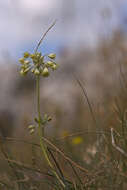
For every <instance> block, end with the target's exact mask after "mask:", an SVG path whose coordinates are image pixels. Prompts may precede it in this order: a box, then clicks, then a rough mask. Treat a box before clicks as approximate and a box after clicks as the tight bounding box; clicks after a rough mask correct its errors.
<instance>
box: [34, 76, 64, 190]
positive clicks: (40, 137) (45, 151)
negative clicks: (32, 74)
mask: <svg viewBox="0 0 127 190" xmlns="http://www.w3.org/2000/svg"><path fill="white" fill-rule="evenodd" d="M36 88H37V92H36V93H37V112H38V135H39V139H40V147H41V150H42V154H43V156H44V158H45V160H46V161H47V164H48V165H49V167H50V168H51V170H52V172H53V174H54V175H55V177H56V178H57V179H58V181H59V183H60V184H61V185H62V187H63V188H65V184H64V183H63V181H62V180H61V179H60V177H59V176H58V174H57V173H56V171H55V170H54V167H53V165H52V163H51V161H50V159H49V156H48V153H47V148H46V146H45V145H44V142H43V139H42V137H44V126H42V124H41V111H40V76H37V78H36Z"/></svg>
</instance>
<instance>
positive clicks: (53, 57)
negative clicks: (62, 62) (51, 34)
mask: <svg viewBox="0 0 127 190" xmlns="http://www.w3.org/2000/svg"><path fill="white" fill-rule="evenodd" d="M48 57H49V58H50V59H55V58H56V54H54V53H50V54H49V55H48Z"/></svg>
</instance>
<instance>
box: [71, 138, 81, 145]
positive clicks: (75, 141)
mask: <svg viewBox="0 0 127 190" xmlns="http://www.w3.org/2000/svg"><path fill="white" fill-rule="evenodd" d="M81 143H83V138H82V137H74V138H73V139H72V144H73V145H78V144H81Z"/></svg>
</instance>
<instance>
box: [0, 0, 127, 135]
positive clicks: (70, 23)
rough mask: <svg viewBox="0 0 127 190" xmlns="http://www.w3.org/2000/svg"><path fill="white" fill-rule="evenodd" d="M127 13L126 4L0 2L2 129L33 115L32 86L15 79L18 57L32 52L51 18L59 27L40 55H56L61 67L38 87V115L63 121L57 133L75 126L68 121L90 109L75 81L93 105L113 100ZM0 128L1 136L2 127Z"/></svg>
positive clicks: (52, 0) (122, 58) (19, 125)
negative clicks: (45, 115) (85, 92)
mask: <svg viewBox="0 0 127 190" xmlns="http://www.w3.org/2000/svg"><path fill="white" fill-rule="evenodd" d="M126 10H127V1H126V0H125V1H121V0H107V1H102V0H99V1H98V0H85V1H82V0H79V1H76V0H70V1H69V2H66V1H64V0H60V1H59V0H47V1H43V0H36V1H34V0H18V1H17V0H13V1H12V0H5V1H1V2H0V28H1V30H0V42H1V43H0V68H1V69H0V77H1V80H0V113H1V114H0V115H1V122H2V124H1V126H6V127H7V128H8V126H7V123H6V122H7V121H9V125H10V121H12V124H11V126H13V127H14V128H16V129H17V128H18V130H21V128H22V125H23V126H24V124H22V122H23V120H28V123H29V122H30V120H31V118H32V117H33V115H35V114H36V110H35V109H34V107H36V96H35V91H34V90H35V82H34V79H33V77H31V76H29V77H26V78H23V77H21V76H20V75H19V73H18V71H19V63H18V59H19V58H20V57H22V54H23V52H24V51H29V52H31V53H32V52H33V51H34V48H35V46H36V45H37V43H38V41H39V39H40V38H41V36H42V34H43V33H44V32H45V31H46V30H47V28H48V27H49V26H50V25H51V24H52V23H53V21H54V20H55V19H57V23H56V25H55V26H54V28H53V29H52V30H51V31H50V32H49V33H48V35H47V36H46V38H45V40H44V42H43V44H42V46H41V47H40V51H41V52H42V53H51V52H54V53H56V54H57V62H58V64H59V65H60V68H59V69H58V71H57V72H56V73H54V75H52V76H51V78H50V79H44V80H43V81H42V83H41V91H42V94H41V96H42V111H44V110H45V111H46V110H47V111H48V112H50V113H52V114H53V117H55V118H56V119H54V122H58V120H59V119H62V120H63V121H64V124H63V126H62V123H63V122H60V123H59V122H58V123H59V124H58V125H59V129H60V130H61V131H62V130H64V129H63V128H67V130H69V129H70V128H75V127H73V125H74V124H72V123H73V122H74V123H75V119H78V118H79V117H80V115H81V113H80V112H81V110H84V111H86V112H87V110H88V107H87V106H86V108H85V107H84V108H83V106H85V105H83V104H82V102H83V95H82V90H81V88H80V87H79V85H78V83H77V81H76V78H79V79H80V80H81V81H83V83H84V85H85V88H86V90H87V92H88V96H89V98H90V99H91V101H92V102H94V103H95V104H97V105H98V104H102V103H103V102H105V100H106V98H109V97H110V96H117V94H116V93H118V91H119V90H120V89H121V87H120V75H121V74H120V72H124V73H125V67H126V48H127V47H126V46H127V45H126V32H127V27H126V24H127V14H126ZM124 63H125V64H124ZM121 80H122V79H121ZM110 98H111V97H110ZM81 106H82V108H80V107H81ZM78 109H79V110H78ZM77 112H78V113H77ZM57 114H58V116H57ZM77 114H78V115H79V116H78V117H77ZM4 117H5V118H6V119H4ZM83 117H84V118H85V114H84V116H83ZM7 118H8V119H7ZM23 118H24V119H23ZM2 120H4V122H3V121H2ZM79 120H80V119H79ZM84 120H85V119H84ZM82 123H84V121H83V122H82ZM83 125H84V124H82V127H83ZM11 126H9V133H10V131H11ZM13 127H12V128H13ZM3 128H4V129H3ZM78 129H79V128H78V127H76V130H78ZM1 130H3V133H5V132H4V130H5V127H1ZM53 130H54V129H53V127H51V131H53Z"/></svg>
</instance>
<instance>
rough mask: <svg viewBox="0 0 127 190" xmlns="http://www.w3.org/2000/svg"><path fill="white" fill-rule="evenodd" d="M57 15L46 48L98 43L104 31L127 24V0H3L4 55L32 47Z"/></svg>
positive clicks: (0, 31) (0, 41)
mask: <svg viewBox="0 0 127 190" xmlns="http://www.w3.org/2000/svg"><path fill="white" fill-rule="evenodd" d="M56 18H57V19H58V22H57V24H56V26H55V27H54V29H53V30H52V31H51V32H50V33H49V34H48V36H47V39H46V40H45V42H44V44H43V45H44V46H43V50H44V51H46V50H47V51H48V50H49V49H50V50H51V51H53V50H54V51H55V50H56V51H57V50H58V49H59V47H62V46H67V47H77V46H80V44H81V45H94V44H96V43H97V41H98V39H99V36H100V35H102V34H105V35H107V34H109V33H110V32H111V31H112V30H113V29H115V28H120V27H121V28H126V24H127V21H126V20H127V19H126V18H127V0H123V1H122V0H69V1H66V0H1V1H0V55H1V54H2V52H5V51H8V52H10V54H11V55H12V56H15V55H16V56H21V53H22V52H23V51H24V49H25V48H28V49H30V50H32V49H33V48H34V46H35V45H36V42H37V41H38V39H39V38H40V36H41V34H42V32H44V31H45V30H46V29H47V27H48V26H49V25H50V24H51V23H52V22H53V21H54V20H55V19H56ZM49 46H50V48H49Z"/></svg>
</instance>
